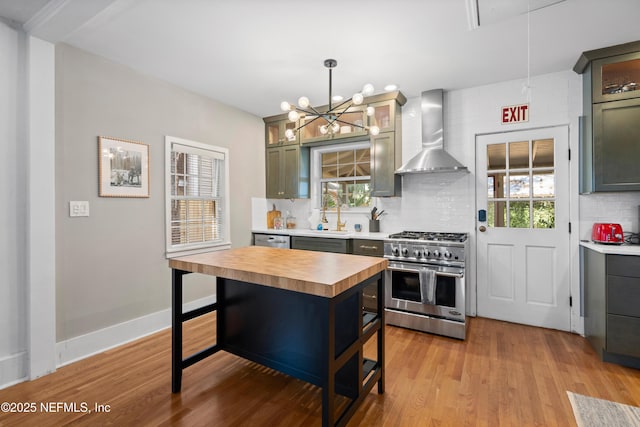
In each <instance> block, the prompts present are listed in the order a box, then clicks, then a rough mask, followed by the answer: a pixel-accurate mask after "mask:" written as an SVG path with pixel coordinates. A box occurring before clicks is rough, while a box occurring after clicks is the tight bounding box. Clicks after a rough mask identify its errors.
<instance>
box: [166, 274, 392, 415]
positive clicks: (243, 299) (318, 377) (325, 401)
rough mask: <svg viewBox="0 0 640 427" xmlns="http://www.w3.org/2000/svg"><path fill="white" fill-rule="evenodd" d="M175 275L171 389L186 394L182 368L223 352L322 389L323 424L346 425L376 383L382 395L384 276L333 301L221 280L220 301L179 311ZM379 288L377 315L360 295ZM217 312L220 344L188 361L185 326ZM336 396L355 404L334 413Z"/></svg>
mask: <svg viewBox="0 0 640 427" xmlns="http://www.w3.org/2000/svg"><path fill="white" fill-rule="evenodd" d="M185 274H189V272H188V271H183V270H179V269H172V293H173V298H172V312H173V324H172V326H173V329H172V331H173V335H172V391H173V392H174V393H177V392H179V391H180V389H181V378H182V370H183V369H185V368H186V367H188V366H191V365H193V364H194V363H197V362H198V361H200V360H202V359H204V358H206V357H208V356H210V355H213V354H215V353H217V352H218V351H220V350H224V351H227V352H229V353H232V354H235V355H238V356H240V357H243V358H245V359H248V360H251V361H253V362H256V363H259V364H261V365H264V366H267V367H269V368H272V369H275V370H278V371H280V372H282V373H284V374H287V375H290V376H292V377H295V378H298V379H301V380H303V381H306V382H309V383H311V384H313V385H316V386H318V387H321V388H322V425H323V426H329V425H346V423H347V421H348V420H349V418H351V416H352V415H353V414H354V412H355V411H356V409H357V408H358V406H359V405H360V403H361V402H362V400H364V398H365V396H366V395H367V394H368V393H369V392H370V391H371V389H372V388H373V386H374V385H375V384H376V383H377V384H378V393H380V394H382V393H383V392H384V307H383V306H382V302H383V301H384V274H383V273H376V274H375V275H373V276H371V277H370V278H368V279H366V280H364V281H362V282H361V283H359V284H357V285H355V286H353V287H351V288H349V289H347V290H346V291H344V292H342V293H340V294H338V295H336V296H335V297H333V298H327V297H322V296H317V295H311V294H307V293H303V292H296V291H291V290H286V289H279V288H275V287H269V286H264V285H260V284H254V283H248V282H243V281H238V280H232V279H225V278H222V277H217V279H216V281H217V282H216V289H217V302H216V303H214V304H211V305H209V306H206V307H203V308H200V309H197V310H194V311H191V312H188V313H182V286H183V283H182V277H183V276H184V275H185ZM371 284H375V285H376V287H377V289H378V296H379V297H378V299H377V301H378V307H377V312H367V311H364V309H363V308H362V307H363V305H362V290H363V289H364V288H365V287H366V286H368V285H371ZM212 311H216V312H217V317H216V328H217V337H216V341H217V342H216V344H215V345H213V346H211V347H208V348H206V349H204V350H202V351H201V352H199V353H195V354H193V355H191V356H189V357H187V358H185V359H183V357H182V323H183V322H185V321H187V320H190V319H193V318H195V317H198V316H201V315H203V314H206V313H210V312H212ZM374 335H375V336H376V338H377V360H369V359H366V358H365V357H364V354H363V347H364V344H365V343H366V342H367V341H368V340H369V339H371V338H372V337H373V336H374ZM336 394H340V395H342V396H346V397H347V398H349V399H350V402H349V403H348V404H347V405H346V407H341V410H340V413H336V412H337V405H336Z"/></svg>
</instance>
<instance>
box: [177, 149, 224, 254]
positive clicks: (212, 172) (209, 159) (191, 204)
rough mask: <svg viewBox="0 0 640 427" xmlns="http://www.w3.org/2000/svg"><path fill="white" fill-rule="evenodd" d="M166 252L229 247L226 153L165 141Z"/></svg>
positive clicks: (221, 150) (222, 150)
mask: <svg viewBox="0 0 640 427" xmlns="http://www.w3.org/2000/svg"><path fill="white" fill-rule="evenodd" d="M166 145H167V153H166V156H167V157H166V158H167V161H168V164H167V168H166V169H167V180H166V181H167V191H166V197H167V252H168V253H175V252H177V251H180V252H181V253H180V254H183V253H184V252H185V251H189V252H193V251H199V250H201V249H207V250H210V248H212V247H218V246H220V247H222V248H224V247H228V246H229V244H230V243H229V232H228V231H229V216H228V213H229V201H228V196H227V195H228V191H227V188H228V150H227V149H225V148H220V147H214V146H209V145H206V144H201V143H197V142H194V141H187V140H184V139H179V138H174V137H167V139H166Z"/></svg>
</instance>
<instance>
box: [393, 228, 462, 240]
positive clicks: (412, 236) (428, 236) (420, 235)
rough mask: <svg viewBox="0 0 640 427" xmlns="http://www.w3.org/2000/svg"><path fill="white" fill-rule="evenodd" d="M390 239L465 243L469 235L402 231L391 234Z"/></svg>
mask: <svg viewBox="0 0 640 427" xmlns="http://www.w3.org/2000/svg"><path fill="white" fill-rule="evenodd" d="M389 238H390V239H408V240H429V241H434V242H464V241H466V240H467V233H444V232H428V231H402V232H400V233H395V234H390V235H389Z"/></svg>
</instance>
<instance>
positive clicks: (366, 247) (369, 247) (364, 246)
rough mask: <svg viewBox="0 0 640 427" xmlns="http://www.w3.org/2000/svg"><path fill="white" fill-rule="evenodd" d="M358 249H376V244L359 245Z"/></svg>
mask: <svg viewBox="0 0 640 427" xmlns="http://www.w3.org/2000/svg"><path fill="white" fill-rule="evenodd" d="M360 249H371V250H374V251H375V250H377V249H378V247H377V246H368V245H360Z"/></svg>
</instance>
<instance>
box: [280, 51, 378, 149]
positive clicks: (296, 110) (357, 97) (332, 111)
mask: <svg viewBox="0 0 640 427" xmlns="http://www.w3.org/2000/svg"><path fill="white" fill-rule="evenodd" d="M337 65H338V61H336V60H335V59H325V61H324V66H325V67H326V68H328V69H329V108H328V109H327V110H326V111H318V110H317V109H315V108H314V107H312V106H311V104H310V102H309V98H307V97H306V96H301V97H300V98H298V104H297V105H293V104H290V103H288V102H287V101H283V102H282V103H281V104H280V108H281V109H282V111H288V112H289V115H288V118H289V120H290V121H292V122H296V121H298V120H299V119H300V117H302V116H303V115H309V116H312V117H313V118H312V119H311V120H306V121H305V122H304V124H302V125H300V126H298V127H297V128H296V129H287V130H286V131H285V137H286V138H287V139H288V140H290V141H292V140H294V139H295V135H296V133H297V132H298V131H299V130H300V129H302V128H303V127H305V126H308V125H310V124H312V123H313V122H315V121H316V120H318V119H324V120H325V121H326V124H323V125H321V126H320V128H319V130H320V133H321V134H322V135H327V134H329V135H331V134H335V133H338V132H339V131H340V127H341V125H346V126H352V127H354V128H359V129H362V130H364V131H368V132H369V133H370V134H371V135H374V136H375V135H378V134H379V133H380V128H379V127H378V126H366V125H364V124H360V123H352V122H349V121H347V120H346V119H343V118H342V115H343V114H344V113H346V112H347V111H348V110H349V108H350V107H351V106H353V105H360V104H362V102H363V101H364V97H365V96H370V95H373V91H374V88H373V85H372V84H370V83H367V84H365V85H364V86H363V87H362V91H360V92H357V93H355V94H354V95H353V96H352V97H351V98H350V99H347V100H346V101H343V102H342V103H340V104H338V105H336V106H335V107H334V106H333V101H334V98H333V94H332V93H331V83H332V81H331V71H332V70H333V69H334V68H335V67H336V66H337ZM338 102H339V101H338ZM366 112H367V116H373V114H374V113H375V109H374V108H373V107H371V106H369V107H367V109H366Z"/></svg>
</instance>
